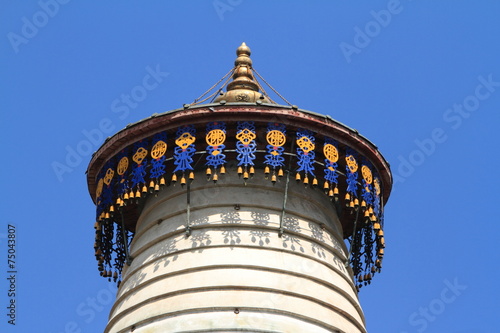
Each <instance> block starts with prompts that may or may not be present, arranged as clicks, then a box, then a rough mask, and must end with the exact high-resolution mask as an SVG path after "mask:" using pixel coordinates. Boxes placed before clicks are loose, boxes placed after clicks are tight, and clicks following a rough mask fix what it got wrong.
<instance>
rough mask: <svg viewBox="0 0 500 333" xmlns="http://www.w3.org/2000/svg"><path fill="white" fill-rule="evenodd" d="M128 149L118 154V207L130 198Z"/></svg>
mask: <svg viewBox="0 0 500 333" xmlns="http://www.w3.org/2000/svg"><path fill="white" fill-rule="evenodd" d="M127 155H128V149H123V150H122V151H121V152H120V153H119V154H118V155H117V160H118V165H117V167H116V173H117V178H118V179H117V195H116V206H117V208H122V207H123V206H124V205H125V203H126V201H127V200H128V193H127V191H128V189H129V186H128V178H129V173H128V171H129V170H130V168H129V165H130V161H129V158H128V156H127Z"/></svg>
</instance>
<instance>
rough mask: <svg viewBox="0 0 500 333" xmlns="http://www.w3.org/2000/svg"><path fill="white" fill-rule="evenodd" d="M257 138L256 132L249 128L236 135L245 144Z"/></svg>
mask: <svg viewBox="0 0 500 333" xmlns="http://www.w3.org/2000/svg"><path fill="white" fill-rule="evenodd" d="M255 138H256V135H255V133H253V132H252V131H250V130H249V129H248V128H245V129H243V130H242V131H241V132H239V133H238V134H237V135H236V139H238V140H239V141H240V142H241V143H243V144H244V145H247V144H249V143H250V142H251V141H252V140H253V139H255Z"/></svg>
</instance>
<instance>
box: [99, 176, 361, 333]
mask: <svg viewBox="0 0 500 333" xmlns="http://www.w3.org/2000/svg"><path fill="white" fill-rule="evenodd" d="M290 178H291V179H290V183H289V185H290V186H289V191H288V199H287V205H286V213H285V218H284V230H285V233H284V234H283V235H282V236H281V237H280V236H279V232H278V231H279V225H280V218H281V214H282V207H283V197H284V189H285V180H284V179H282V180H281V181H280V182H278V183H277V184H276V185H274V186H273V185H272V183H271V182H270V181H269V180H265V179H263V177H261V176H260V175H259V176H256V177H255V178H253V179H251V180H249V181H248V183H247V185H246V186H245V185H244V184H243V181H242V180H241V179H239V178H238V176H237V174H236V172H235V170H228V172H227V174H226V175H223V176H220V179H219V181H218V183H217V184H213V183H212V182H207V181H206V180H205V176H204V174H201V173H200V174H197V175H196V179H195V181H194V182H193V184H192V185H191V191H190V192H191V194H190V198H191V204H190V207H191V208H190V214H189V220H190V221H189V223H190V226H191V234H190V235H189V237H186V233H185V229H186V223H187V220H188V219H187V215H188V214H187V200H186V187H184V188H182V187H181V186H180V185H178V184H177V185H175V186H170V187H167V188H165V189H163V191H161V192H160V193H159V195H158V196H157V197H154V196H150V197H149V198H148V199H147V200H148V201H147V203H146V205H145V208H144V210H143V212H142V215H141V217H140V219H139V221H138V225H137V232H136V236H135V238H134V241H133V243H132V246H131V255H132V257H133V258H134V259H133V261H132V264H131V266H130V267H125V268H124V272H123V281H122V284H121V286H120V288H119V291H118V295H117V300H116V303H115V305H114V307H113V309H112V311H111V314H110V321H109V324H108V326H107V328H106V332H113V333H114V332H139V333H146V332H148V333H149V332H300V333H304V332H311V333H321V332H349V333H351V332H353V333H354V332H366V331H365V328H364V317H363V313H362V310H361V308H360V306H359V302H358V298H357V293H356V291H355V288H354V285H353V282H352V277H351V274H350V272H349V271H348V270H347V269H346V268H345V266H344V262H345V260H346V253H347V251H346V248H345V245H344V243H343V241H342V236H341V235H342V232H341V226H340V223H339V221H338V219H337V217H336V214H335V210H334V208H333V205H332V203H331V202H330V200H329V199H328V197H327V196H325V195H324V194H323V193H322V192H321V190H320V189H316V190H313V189H310V188H304V185H302V184H296V183H295V181H294V180H293V177H292V176H291V177H290Z"/></svg>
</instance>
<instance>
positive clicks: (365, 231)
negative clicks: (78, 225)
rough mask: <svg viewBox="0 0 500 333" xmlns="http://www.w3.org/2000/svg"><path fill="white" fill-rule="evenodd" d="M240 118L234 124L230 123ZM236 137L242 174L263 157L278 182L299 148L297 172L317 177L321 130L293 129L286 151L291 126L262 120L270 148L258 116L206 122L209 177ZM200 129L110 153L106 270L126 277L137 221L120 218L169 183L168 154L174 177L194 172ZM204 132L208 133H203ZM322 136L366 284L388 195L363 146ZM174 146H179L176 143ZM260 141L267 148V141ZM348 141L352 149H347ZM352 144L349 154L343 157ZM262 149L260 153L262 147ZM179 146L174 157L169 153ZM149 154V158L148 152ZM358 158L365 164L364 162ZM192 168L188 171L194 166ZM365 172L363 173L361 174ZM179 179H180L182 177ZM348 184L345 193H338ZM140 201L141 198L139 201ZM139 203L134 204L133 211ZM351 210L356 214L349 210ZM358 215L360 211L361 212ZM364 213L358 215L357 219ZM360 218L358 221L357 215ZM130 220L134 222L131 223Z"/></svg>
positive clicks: (378, 259)
mask: <svg viewBox="0 0 500 333" xmlns="http://www.w3.org/2000/svg"><path fill="white" fill-rule="evenodd" d="M231 126H233V128H231ZM234 131H235V139H236V150H235V152H236V154H235V155H236V156H235V158H236V160H237V167H238V175H239V176H240V177H243V179H244V181H245V182H246V181H247V179H249V178H250V177H252V176H253V174H254V173H255V163H256V159H257V157H260V158H261V159H263V163H264V173H265V175H266V178H269V177H270V178H271V181H272V182H273V183H275V182H276V181H277V180H278V179H279V177H281V176H283V174H284V171H283V168H284V162H285V156H284V155H285V154H292V153H294V155H296V156H297V174H296V179H297V180H298V181H303V182H304V183H305V184H312V185H317V184H318V179H317V175H315V167H316V166H315V164H319V163H318V161H316V160H315V153H316V152H315V149H316V139H317V138H316V137H315V135H314V133H313V132H311V131H308V130H305V129H298V130H297V132H296V133H294V134H293V135H290V137H289V138H288V139H291V137H292V136H293V137H294V139H295V143H296V147H297V148H296V151H295V152H292V151H287V152H285V144H286V142H287V137H286V135H287V133H286V126H285V125H284V124H280V123H268V124H267V126H265V127H263V128H260V131H265V132H266V140H265V141H264V145H265V148H266V150H265V151H263V150H257V148H258V140H257V134H258V133H259V128H258V126H257V125H256V124H255V123H254V122H252V121H239V122H234V123H225V122H210V123H208V124H207V125H206V131H205V133H204V134H205V141H206V143H207V146H206V152H207V156H206V162H205V166H206V170H207V176H208V179H211V180H213V181H214V182H216V181H217V180H218V179H219V176H220V175H221V174H223V173H225V164H226V163H227V162H228V161H227V156H226V155H225V153H226V139H227V133H234ZM196 135H197V130H196V127H195V126H194V125H187V126H182V127H179V128H178V129H177V132H176V135H175V138H174V137H173V136H172V138H171V140H173V139H175V144H174V142H171V143H170V144H171V145H172V146H169V143H168V141H167V132H166V131H163V132H159V133H156V134H154V135H153V136H151V137H149V138H146V139H142V140H140V141H138V142H136V143H134V144H132V145H130V146H128V147H125V148H124V149H122V150H120V151H119V152H118V153H117V154H116V155H115V156H114V157H112V158H111V159H110V160H108V161H107V162H106V163H105V164H104V166H103V167H102V169H101V170H100V171H99V173H98V175H97V177H96V190H95V200H96V222H95V225H94V227H95V229H96V239H95V243H94V249H95V256H96V259H97V261H98V268H99V271H100V273H101V275H102V276H104V277H106V278H108V279H109V280H114V281H116V282H119V281H120V279H121V271H122V269H123V265H124V263H125V262H126V261H127V260H128V259H127V258H128V257H127V253H128V247H129V245H130V240H131V239H132V235H133V234H132V233H131V230H126V229H124V228H131V227H132V224H130V221H129V222H127V221H122V220H121V214H119V212H121V210H122V209H123V207H124V206H125V205H129V204H130V205H131V206H132V207H131V208H134V206H135V205H137V204H138V201H137V200H130V198H133V199H136V198H141V197H143V196H144V195H145V194H146V193H157V192H159V191H160V190H161V188H162V186H163V185H165V173H166V170H167V163H170V162H168V161H170V160H172V164H173V167H172V166H170V168H172V169H173V171H172V182H176V181H178V180H179V181H180V183H181V184H182V185H184V184H186V183H187V181H188V180H189V179H194V163H193V156H194V154H195V153H196V148H195V142H196ZM200 136H201V135H200ZM322 144H323V150H322V151H323V157H322V159H321V160H322V161H324V168H323V169H324V172H323V173H322V174H323V178H322V179H321V180H322V181H323V182H324V183H322V185H323V189H324V192H325V194H327V195H328V196H329V197H330V198H332V199H333V200H335V201H336V202H337V201H338V200H339V198H341V197H344V196H345V202H346V205H347V207H350V211H351V213H354V214H347V215H346V214H344V215H343V217H342V218H348V219H350V220H352V221H347V223H351V222H352V223H353V224H354V225H356V227H355V229H354V230H353V233H352V236H350V237H349V238H348V239H349V242H350V249H349V253H350V256H349V261H350V264H351V266H352V268H353V272H354V276H355V279H356V281H357V282H356V285H357V287H358V288H361V287H362V286H364V285H367V284H369V283H370V281H371V279H372V278H373V275H374V274H376V273H378V272H380V270H381V267H382V259H383V256H384V248H385V240H384V232H383V219H384V218H383V198H382V193H383V192H382V188H381V186H382V185H383V184H382V183H381V179H380V177H379V175H378V174H377V169H376V168H375V167H374V166H373V165H372V164H371V163H370V161H369V160H368V159H367V158H366V157H365V156H363V155H361V154H360V153H359V152H357V151H355V150H354V149H352V148H350V147H346V146H344V145H341V144H340V143H339V142H337V141H335V140H334V139H332V138H328V137H325V138H324V142H323V143H322ZM169 147H173V148H170V150H169ZM263 148H264V147H261V148H260V149H263ZM344 149H345V150H344ZM343 151H345V158H342V159H340V156H341V152H343ZM258 153H259V154H261V155H260V156H258V155H257V154H258ZM169 154H172V155H173V156H172V158H171V159H170V158H167V156H168V155H169ZM149 158H150V160H149ZM358 163H359V164H358ZM343 169H345V170H346V172H345V179H346V186H345V187H344V186H343V185H339V176H341V177H343V176H344V175H343V174H342V173H341V172H340V170H343ZM188 172H189V174H187V173H188ZM358 174H359V175H360V176H359V177H358ZM178 177H179V178H180V179H179V178H178ZM339 192H342V193H339ZM136 207H137V206H136ZM133 211H134V210H132V212H133ZM346 216H350V217H346ZM354 216H356V218H354ZM358 217H359V219H358ZM356 221H357V222H356ZM127 223H128V224H127Z"/></svg>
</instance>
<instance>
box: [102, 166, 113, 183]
mask: <svg viewBox="0 0 500 333" xmlns="http://www.w3.org/2000/svg"><path fill="white" fill-rule="evenodd" d="M114 175H115V172H114V171H113V169H111V168H109V169H108V170H106V175H104V184H106V185H109V184H111V179H113V176H114Z"/></svg>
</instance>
